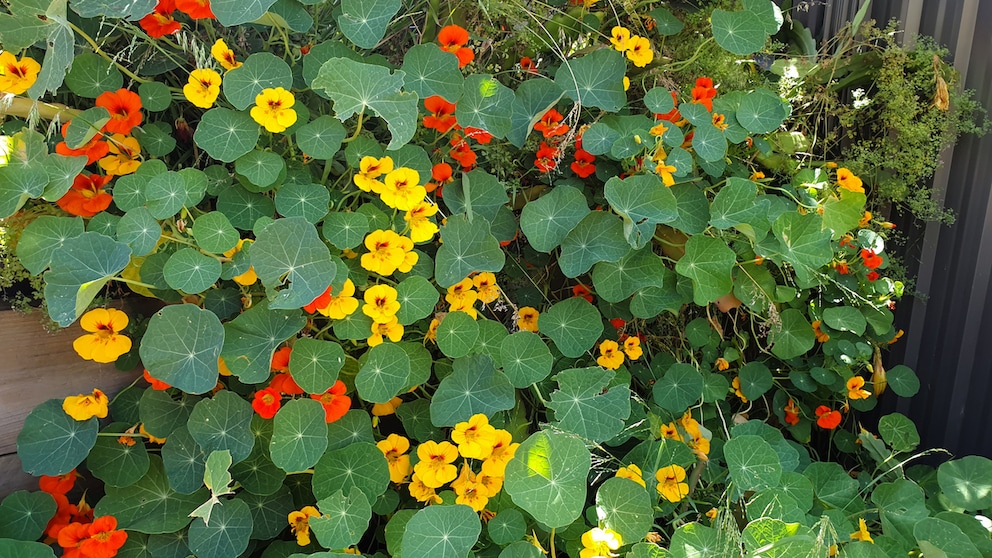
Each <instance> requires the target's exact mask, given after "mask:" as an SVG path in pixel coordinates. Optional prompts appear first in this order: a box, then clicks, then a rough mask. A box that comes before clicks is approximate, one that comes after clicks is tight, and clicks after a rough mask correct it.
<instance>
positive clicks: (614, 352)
mask: <svg viewBox="0 0 992 558" xmlns="http://www.w3.org/2000/svg"><path fill="white" fill-rule="evenodd" d="M596 364H598V365H600V366H602V367H603V368H608V369H610V370H616V369H617V368H620V365H622V364H623V351H621V350H620V345H619V344H618V343H617V342H616V341H614V340H612V339H607V340H605V341H603V342H602V343H600V344H599V358H597V359H596Z"/></svg>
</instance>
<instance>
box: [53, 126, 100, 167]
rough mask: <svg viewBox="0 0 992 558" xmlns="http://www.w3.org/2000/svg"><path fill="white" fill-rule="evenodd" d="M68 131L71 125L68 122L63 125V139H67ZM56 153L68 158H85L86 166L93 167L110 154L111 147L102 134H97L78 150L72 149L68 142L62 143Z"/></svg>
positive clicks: (57, 146) (57, 147)
mask: <svg viewBox="0 0 992 558" xmlns="http://www.w3.org/2000/svg"><path fill="white" fill-rule="evenodd" d="M68 129H69V123H68V122H66V123H65V124H63V125H62V137H63V138H65V133H66V130H68ZM55 152H56V153H58V154H59V155H65V156H66V157H79V156H85V157H86V164H87V165H92V164H93V163H95V162H97V161H99V160H100V159H101V158H102V157H103V156H105V155H106V154H107V153H109V152H110V146H109V145H108V143H107V142H106V141H103V137H102V136H101V135H100V134H96V135H94V136H93V137H92V138H90V141H88V142H86V144H85V145H82V146H80V147H79V148H77V149H72V148H70V147H69V145H68V144H67V143H66V142H64V141H60V142H59V143H57V144H56V145H55Z"/></svg>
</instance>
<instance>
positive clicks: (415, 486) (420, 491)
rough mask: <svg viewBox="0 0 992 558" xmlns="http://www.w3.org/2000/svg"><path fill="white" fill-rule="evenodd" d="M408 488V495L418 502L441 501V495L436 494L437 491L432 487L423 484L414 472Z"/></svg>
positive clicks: (434, 502) (437, 502) (436, 502)
mask: <svg viewBox="0 0 992 558" xmlns="http://www.w3.org/2000/svg"><path fill="white" fill-rule="evenodd" d="M409 490H410V496H413V497H414V498H416V500H417V501H418V502H425V503H427V502H430V503H433V504H440V503H442V502H443V500H441V497H440V496H438V495H437V492H435V491H434V489H433V488H431V487H429V486H427V485H426V484H424V481H422V480H421V479H420V477H419V476H417V473H414V474H413V477H411V478H410V485H409Z"/></svg>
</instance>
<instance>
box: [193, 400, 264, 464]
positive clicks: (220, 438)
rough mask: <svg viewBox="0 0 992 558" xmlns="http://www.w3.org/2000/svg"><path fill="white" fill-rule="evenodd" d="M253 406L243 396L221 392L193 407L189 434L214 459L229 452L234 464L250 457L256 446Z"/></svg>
mask: <svg viewBox="0 0 992 558" xmlns="http://www.w3.org/2000/svg"><path fill="white" fill-rule="evenodd" d="M253 414H254V413H253V412H252V409H251V405H249V404H248V402H247V401H245V400H244V399H242V398H241V396H239V395H236V394H235V393H233V392H231V391H228V390H221V391H219V392H217V394H216V395H214V396H213V398H212V399H203V400H201V401H200V402H199V403H197V404H196V406H194V407H193V412H192V414H190V417H189V425H188V428H189V433H190V435H192V436H193V439H194V440H196V443H197V444H198V445H199V446H200V447H201V448H203V451H204V453H206V454H207V455H210V452H213V451H223V450H228V451H230V452H231V459H232V460H233V462H234V463H237V462H239V461H241V460H242V459H244V458H246V457H248V454H249V453H251V448H252V447H253V446H254V444H255V437H254V435H253V434H252V432H251V417H252V415H253Z"/></svg>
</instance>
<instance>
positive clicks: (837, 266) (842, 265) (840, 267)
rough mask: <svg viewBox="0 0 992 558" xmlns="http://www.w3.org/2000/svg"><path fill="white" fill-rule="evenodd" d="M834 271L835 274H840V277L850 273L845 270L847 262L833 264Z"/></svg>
mask: <svg viewBox="0 0 992 558" xmlns="http://www.w3.org/2000/svg"><path fill="white" fill-rule="evenodd" d="M834 269H836V270H837V273H840V274H841V275H847V274H848V273H850V270H849V269H848V268H847V262H837V263H836V264H834Z"/></svg>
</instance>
